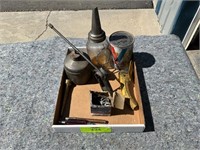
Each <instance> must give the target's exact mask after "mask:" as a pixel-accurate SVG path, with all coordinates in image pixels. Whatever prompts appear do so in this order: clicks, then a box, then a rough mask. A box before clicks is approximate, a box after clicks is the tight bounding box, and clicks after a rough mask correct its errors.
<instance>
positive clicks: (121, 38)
mask: <svg viewBox="0 0 200 150" xmlns="http://www.w3.org/2000/svg"><path fill="white" fill-rule="evenodd" d="M109 42H110V50H111V52H112V56H113V59H114V64H115V68H116V69H118V70H127V68H128V65H129V63H130V60H131V59H132V54H133V44H134V37H133V35H132V34H130V33H128V32H126V31H117V32H114V33H113V34H111V35H110V37H109Z"/></svg>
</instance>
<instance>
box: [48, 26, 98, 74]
mask: <svg viewBox="0 0 200 150" xmlns="http://www.w3.org/2000/svg"><path fill="white" fill-rule="evenodd" d="M49 27H50V28H51V29H53V30H54V31H55V32H56V33H57V34H58V35H59V36H60V37H61V38H62V39H63V40H65V42H67V43H68V44H69V45H70V46H71V47H72V48H73V49H74V50H75V51H76V52H78V53H79V54H80V55H81V56H82V57H83V58H84V59H85V60H86V61H87V62H88V63H89V64H90V65H91V66H92V67H94V69H96V70H98V71H100V70H99V69H98V68H97V67H96V66H95V65H94V64H93V63H92V62H91V61H90V60H89V59H88V58H87V57H86V56H85V55H84V54H83V52H82V51H80V50H79V49H78V48H76V46H74V45H73V44H72V43H71V42H70V41H69V40H68V39H66V38H65V37H64V36H63V35H62V34H61V33H60V32H59V31H58V30H57V29H56V28H55V27H54V26H53V25H52V24H51V23H49ZM100 72H101V71H100Z"/></svg>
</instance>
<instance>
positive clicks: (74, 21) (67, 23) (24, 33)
mask: <svg viewBox="0 0 200 150" xmlns="http://www.w3.org/2000/svg"><path fill="white" fill-rule="evenodd" d="M91 14H92V11H91V10H85V11H33V12H1V13H0V41H1V42H0V43H17V42H28V41H34V40H42V39H47V38H49V37H53V36H57V35H56V33H54V31H52V30H50V29H49V28H47V26H46V25H47V24H48V23H52V24H53V25H54V26H55V27H56V28H57V29H58V30H59V31H60V32H61V33H63V34H64V35H65V36H66V37H77V38H87V35H88V32H89V30H90V27H91ZM99 14H100V19H101V25H102V28H103V29H104V30H105V32H106V34H107V36H109V35H110V34H111V33H113V32H115V31H118V30H124V31H128V32H130V33H132V34H133V35H135V36H137V35H159V34H160V25H159V23H158V21H157V16H156V14H155V11H154V9H126V10H100V11H99Z"/></svg>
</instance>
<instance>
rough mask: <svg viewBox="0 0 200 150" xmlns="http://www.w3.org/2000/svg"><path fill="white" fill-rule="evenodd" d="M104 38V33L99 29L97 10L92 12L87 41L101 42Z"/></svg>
mask: <svg viewBox="0 0 200 150" xmlns="http://www.w3.org/2000/svg"><path fill="white" fill-rule="evenodd" d="M105 38H106V35H105V32H104V31H103V30H102V28H101V22H100V18H99V12H98V8H97V7H96V8H94V9H93V10H92V28H91V31H90V32H89V39H91V40H93V41H94V42H102V41H104V40H105Z"/></svg>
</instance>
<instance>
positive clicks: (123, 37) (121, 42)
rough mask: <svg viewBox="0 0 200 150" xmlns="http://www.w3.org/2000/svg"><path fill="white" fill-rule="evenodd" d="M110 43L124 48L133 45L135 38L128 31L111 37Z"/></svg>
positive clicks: (119, 32)
mask: <svg viewBox="0 0 200 150" xmlns="http://www.w3.org/2000/svg"><path fill="white" fill-rule="evenodd" d="M109 41H110V43H111V44H112V45H113V46H116V47H119V48H124V47H127V46H130V45H131V44H133V42H134V37H133V35H132V34H131V33H128V32H126V31H117V32H114V33H112V34H111V35H110V37H109Z"/></svg>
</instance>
